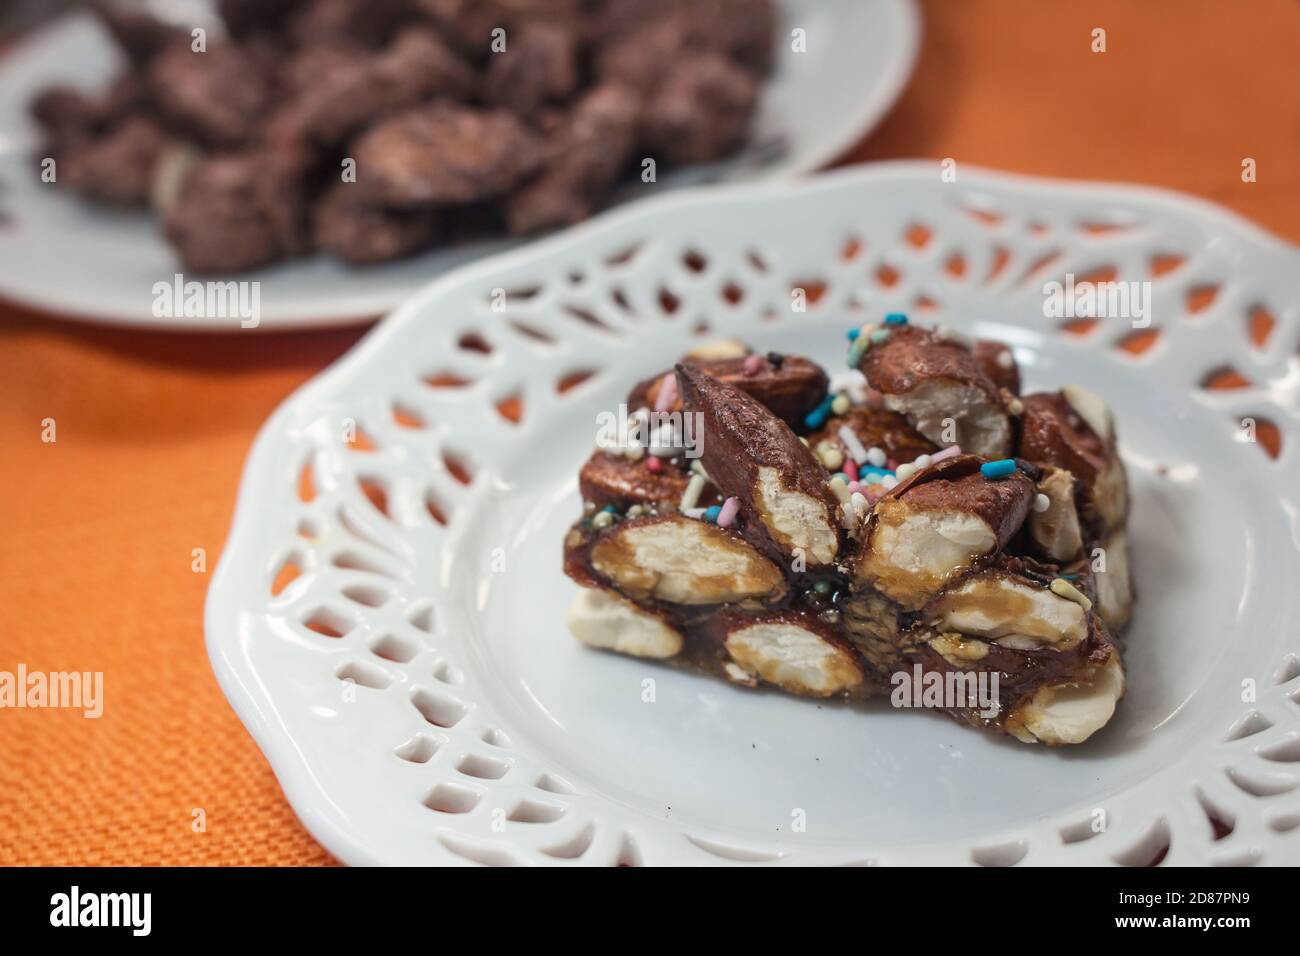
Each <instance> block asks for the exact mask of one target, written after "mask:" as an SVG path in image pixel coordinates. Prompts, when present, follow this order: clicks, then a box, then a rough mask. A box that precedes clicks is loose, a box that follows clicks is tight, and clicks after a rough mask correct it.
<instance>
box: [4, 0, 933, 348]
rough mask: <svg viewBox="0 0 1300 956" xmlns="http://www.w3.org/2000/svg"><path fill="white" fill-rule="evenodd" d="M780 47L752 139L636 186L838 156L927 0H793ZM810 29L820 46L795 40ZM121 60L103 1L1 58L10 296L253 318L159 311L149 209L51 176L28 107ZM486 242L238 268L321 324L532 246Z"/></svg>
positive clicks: (800, 167) (166, 251) (169, 322)
mask: <svg viewBox="0 0 1300 956" xmlns="http://www.w3.org/2000/svg"><path fill="white" fill-rule="evenodd" d="M778 3H779V6H780V9H781V12H782V25H781V28H780V30H779V31H778V37H777V41H778V43H779V49H780V51H781V52H780V53H779V54H778V56H777V57H776V60H775V63H776V68H775V71H774V73H773V75H772V76H771V77H770V78H769V79H768V81H767V83H766V85H765V87H764V90H763V95H762V98H761V100H760V102H759V106H758V109H757V113H756V115H755V118H754V122H753V126H752V131H751V134H750V137H749V145H748V146H747V147H745V148H743V149H742V150H741V151H740V152H739V153H738V154H737V155H735V156H733V157H731V158H730V159H727V160H725V161H723V162H720V163H715V164H709V165H708V166H704V167H694V168H685V169H683V170H680V171H678V172H671V173H667V174H665V175H664V176H663V177H662V178H661V179H660V181H659V182H658V183H656V184H655V185H653V186H646V185H640V184H638V185H635V186H631V187H627V188H625V189H624V190H622V192H620V194H619V195H618V196H617V197H616V199H620V200H633V199H640V198H642V197H645V196H648V195H650V192H651V191H653V192H654V193H655V194H659V193H662V192H663V191H664V190H667V189H671V188H674V187H676V186H680V185H684V184H690V183H697V182H701V181H710V180H716V181H737V182H738V181H741V180H749V179H758V178H774V179H775V178H788V177H791V176H795V175H799V174H802V173H807V172H811V171H812V170H815V169H819V168H821V167H822V166H825V165H826V164H828V163H830V162H832V161H833V160H834V159H836V157H838V156H839V155H840V154H841V153H843V152H844V151H845V150H847V149H848V148H849V147H851V146H852V145H853V144H854V143H855V142H857V141H858V140H859V139H861V138H862V137H863V136H864V135H866V134H867V133H868V132H869V131H870V130H871V129H872V128H873V127H874V126H875V125H876V124H877V123H878V122H880V120H881V119H882V118H883V117H884V115H885V113H886V112H887V111H888V110H889V108H890V106H892V105H893V103H894V100H895V99H897V97H898V95H899V93H901V92H902V90H903V87H904V85H905V84H906V82H907V78H908V76H909V75H910V74H911V71H912V65H913V63H914V61H915V58H916V52H917V49H918V48H919V45H920V37H921V21H920V15H919V13H918V11H917V9H916V4H915V0H869V2H862V0H778ZM157 7H158V11H159V13H160V15H163V16H169V18H170V19H173V20H175V21H176V22H179V23H182V24H185V25H187V26H188V25H191V24H193V23H204V22H211V15H212V14H211V11H212V4H211V3H210V2H209V0H185V2H184V3H180V2H179V0H171V3H170V4H159V5H157ZM796 28H798V29H802V30H804V31H805V39H806V52H795V51H793V49H792V42H793V38H792V36H791V31H792V30H794V29H796ZM120 62H121V57H120V55H119V54H118V53H117V50H116V49H115V48H114V46H113V44H112V42H111V41H110V39H109V37H108V34H107V33H106V32H105V31H104V30H103V29H102V28H101V27H100V25H99V24H98V22H97V21H95V20H94V18H92V17H91V16H90V15H89V14H76V15H71V16H68V17H65V18H63V19H61V20H59V21H58V22H57V23H55V24H53V25H52V26H50V27H49V28H47V29H45V30H42V31H41V32H40V33H38V34H36V35H34V36H33V37H31V38H28V39H27V40H26V41H24V42H23V43H22V44H20V45H19V46H17V47H16V48H15V49H13V50H11V51H9V52H8V53H6V54H5V55H4V56H2V57H0V296H4V297H6V298H9V299H12V300H15V301H17V302H21V303H24V304H27V305H31V306H33V307H36V308H40V309H45V310H48V311H51V312H55V313H59V314H62V315H66V316H70V317H75V318H80V319H83V320H86V321H95V322H110V323H118V324H125V325H144V326H160V327H164V328H167V329H172V330H176V331H239V330H240V328H241V325H240V319H239V317H238V316H237V315H236V316H229V317H188V318H187V317H184V316H180V317H176V318H157V317H154V316H153V313H152V306H153V301H154V291H153V289H154V284H155V283H156V282H159V281H169V282H170V281H171V280H172V277H173V276H174V275H175V274H176V273H177V272H179V271H181V268H180V265H179V263H178V261H177V259H176V257H175V255H174V254H173V252H172V250H171V249H170V248H169V247H168V245H167V243H166V242H165V241H164V239H163V238H162V236H161V234H160V233H159V231H158V228H157V226H156V224H155V223H154V222H153V221H152V220H151V219H150V217H149V216H147V215H145V214H144V213H138V214H137V213H119V212H113V211H106V210H103V209H100V208H96V207H94V206H92V205H90V204H88V203H85V202H83V201H81V200H79V199H78V198H77V197H75V196H71V195H68V194H67V193H65V192H63V191H60V190H58V189H56V188H55V187H54V186H51V185H42V184H41V182H40V180H39V178H38V176H37V173H38V172H39V154H38V152H37V151H38V149H39V145H40V134H39V131H38V129H37V128H36V125H35V124H34V123H33V121H32V120H31V119H30V117H29V116H28V112H27V108H28V103H29V102H30V101H31V98H32V97H33V96H34V95H35V94H36V93H37V92H38V91H40V90H41V89H43V88H45V87H46V86H49V85H52V84H56V83H71V84H74V85H77V86H81V87H85V88H87V89H92V90H98V89H102V88H103V87H104V86H105V85H106V84H107V83H108V81H109V79H110V77H112V76H113V75H114V73H115V71H116V70H117V68H118V65H119V63H120ZM517 244H518V242H517V241H514V240H505V239H502V240H494V241H482V242H475V243H469V244H462V245H460V246H453V247H447V248H441V249H434V250H431V251H429V252H427V253H424V254H422V255H419V256H416V257H413V258H411V259H406V260H402V261H399V262H391V263H386V264H382V265H376V266H371V267H368V268H360V269H357V268H349V267H347V266H345V265H343V264H341V263H338V262H336V261H334V260H332V259H330V258H329V257H327V256H315V257H311V258H304V259H297V260H292V261H288V262H284V263H279V264H277V265H274V266H272V267H270V268H267V269H262V270H258V271H256V272H251V273H248V274H245V275H241V276H239V277H238V278H240V279H241V280H248V281H257V282H259V283H261V286H260V327H261V328H290V327H299V328H307V327H318V326H326V325H340V324H347V323H355V322H357V321H359V320H363V319H369V318H372V317H374V316H378V315H382V314H383V313H385V312H387V311H388V310H390V309H392V308H394V307H395V306H396V305H397V304H398V303H400V302H402V301H404V300H405V299H407V298H409V297H410V296H411V295H412V294H413V293H415V292H416V291H417V290H418V289H420V288H421V287H422V286H424V285H425V284H426V283H428V282H429V280H430V279H432V278H434V277H435V276H437V275H439V274H441V273H443V272H446V271H447V270H448V269H452V268H454V267H456V266H458V265H461V264H462V263H465V262H469V261H471V260H474V259H479V258H482V257H483V256H484V255H489V254H492V253H496V252H500V251H502V250H503V249H507V248H510V247H512V246H515V245H517Z"/></svg>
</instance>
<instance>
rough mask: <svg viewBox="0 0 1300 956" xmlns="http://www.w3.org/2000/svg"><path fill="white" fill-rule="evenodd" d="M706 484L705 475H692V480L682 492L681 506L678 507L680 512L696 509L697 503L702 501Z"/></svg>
mask: <svg viewBox="0 0 1300 956" xmlns="http://www.w3.org/2000/svg"><path fill="white" fill-rule="evenodd" d="M704 483H705V479H704V476H703V475H691V480H690V481H688V482H687V483H686V490H685V491H683V492H682V501H681V504H679V505H678V506H677V507H678V509H679V510H681V511H683V512H688V511H690V510H691V509H692V508H694V507H695V503H696V502H697V501H699V500H700V495H701V493H703V491H704ZM701 514H703V512H701Z"/></svg>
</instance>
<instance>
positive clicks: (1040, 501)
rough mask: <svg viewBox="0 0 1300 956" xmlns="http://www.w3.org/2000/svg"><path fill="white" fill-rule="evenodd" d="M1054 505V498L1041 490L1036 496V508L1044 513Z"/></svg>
mask: <svg viewBox="0 0 1300 956" xmlns="http://www.w3.org/2000/svg"><path fill="white" fill-rule="evenodd" d="M1050 507H1052V499H1050V498H1048V497H1047V495H1045V494H1042V493H1041V492H1040V493H1039V494H1037V495H1035V496H1034V510H1035V511H1037V512H1038V513H1039V514H1042V513H1043V512H1044V511H1046V510H1047V509H1048V508H1050Z"/></svg>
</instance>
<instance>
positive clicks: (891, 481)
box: [880, 475, 898, 490]
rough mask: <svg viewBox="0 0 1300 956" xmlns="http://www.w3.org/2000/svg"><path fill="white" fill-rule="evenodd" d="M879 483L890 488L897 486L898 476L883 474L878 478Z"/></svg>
mask: <svg viewBox="0 0 1300 956" xmlns="http://www.w3.org/2000/svg"><path fill="white" fill-rule="evenodd" d="M880 483H881V484H882V485H884V486H885V487H886V488H889V489H891V490H892V489H894V488H896V487H897V486H898V478H897V477H896V476H894V475H885V477H884V478H882V479H880Z"/></svg>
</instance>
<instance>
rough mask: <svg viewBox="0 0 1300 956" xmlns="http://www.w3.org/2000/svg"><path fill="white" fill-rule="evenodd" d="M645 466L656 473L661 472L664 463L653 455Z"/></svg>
mask: <svg viewBox="0 0 1300 956" xmlns="http://www.w3.org/2000/svg"><path fill="white" fill-rule="evenodd" d="M645 466H646V467H647V468H649V469H650V470H651V471H653V472H654V473H655V474H656V475H657V474H659V472H661V471H663V470H664V463H663V462H662V461H660V460H659V459H658V458H657V457H655V456H654V455H651V456H650V457H649V458H647V459H646V460H645Z"/></svg>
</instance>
